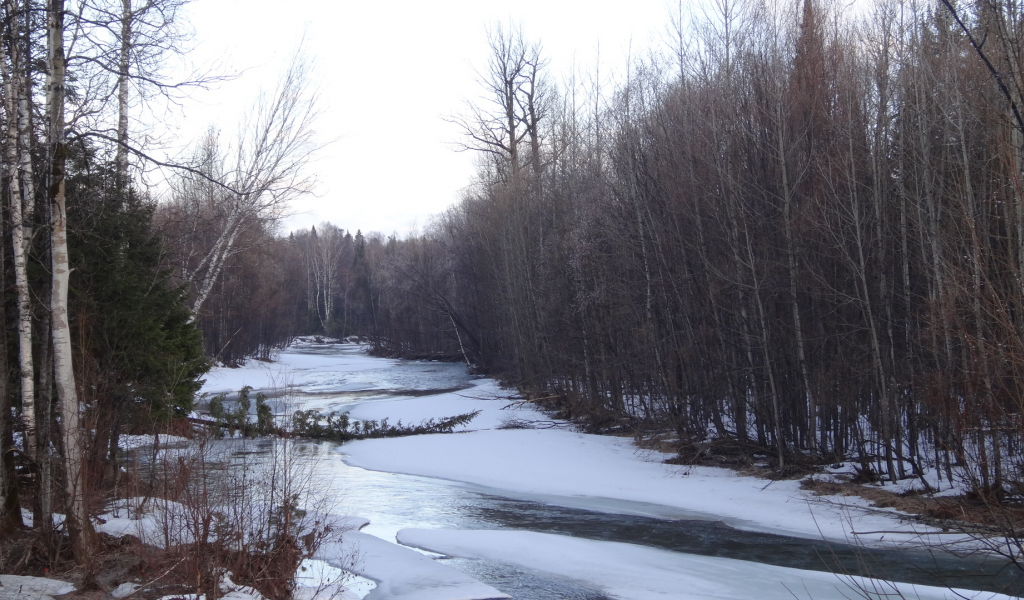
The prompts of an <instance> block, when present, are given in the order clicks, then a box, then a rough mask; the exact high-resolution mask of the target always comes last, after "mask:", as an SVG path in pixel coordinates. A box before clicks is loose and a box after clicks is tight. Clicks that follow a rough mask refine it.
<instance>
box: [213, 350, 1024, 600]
mask: <svg viewBox="0 0 1024 600" xmlns="http://www.w3.org/2000/svg"><path fill="white" fill-rule="evenodd" d="M286 352H287V353H288V357H287V359H288V360H289V361H291V363H292V364H294V365H295V366H294V367H293V370H292V371H291V373H290V374H289V378H290V379H291V380H292V385H291V386H290V387H289V388H288V389H287V390H286V391H285V392H279V393H272V396H274V408H275V410H276V411H278V412H286V411H288V410H293V409H294V408H296V407H301V408H306V409H309V408H313V409H316V410H320V411H323V412H327V411H331V410H337V411H350V410H353V409H357V408H358V407H359V406H360V405H365V404H367V403H373V402H386V401H390V400H395V399H398V398H405V399H407V398H415V397H420V396H426V395H430V394H433V393H440V392H450V391H452V390H457V389H461V388H465V387H467V386H469V385H470V383H471V382H472V381H473V377H472V376H471V375H470V374H469V373H468V372H467V370H466V368H465V366H464V365H460V364H449V363H437V362H426V361H400V360H385V359H372V358H368V357H367V358H358V360H356V362H355V364H354V365H353V364H351V361H350V362H349V363H347V364H346V366H345V367H344V368H343V369H340V370H338V371H332V369H331V367H330V360H331V359H332V358H334V357H344V358H346V359H354V358H357V357H358V354H359V353H361V352H362V350H361V349H360V348H359V347H358V346H355V345H351V344H345V345H340V344H339V345H333V344H324V345H317V344H307V345H301V346H297V347H293V348H290V349H289V350H287V351H286ZM232 375H233V374H230V373H229V374H228V376H225V377H222V378H219V379H218V378H211V379H212V382H211V383H208V384H207V388H206V389H207V390H217V389H218V386H220V388H224V389H230V387H231V386H233V385H237V382H236V381H235V380H234V379H233V378H232ZM250 379H251V378H250ZM225 386H227V387H225ZM255 387H257V388H258V387H261V386H260V385H259V384H258V382H257V384H256V385H255ZM252 443H253V442H249V443H248V444H247V445H246V450H245V452H246V453H249V452H251V451H252V450H253V449H254V448H253V447H252V446H251V444H252ZM260 443H261V442H256V444H257V446H256V448H257V449H258V448H259V444H260ZM262 443H263V444H266V443H269V442H262ZM296 450H297V451H298V452H299V453H300V454H301V455H302V456H304V457H306V458H307V460H309V461H312V462H313V463H314V464H315V465H316V466H315V470H316V472H317V473H320V474H322V475H323V476H324V479H323V480H324V482H325V484H326V485H329V486H330V488H331V491H330V495H331V496H332V497H333V498H334V499H335V502H336V504H337V505H338V507H339V509H340V510H341V511H342V512H344V513H345V514H350V515H358V516H360V517H365V518H367V519H369V521H370V524H369V525H368V526H366V527H365V528H364V529H363V531H364V532H366V533H369V534H372V535H375V536H378V537H381V538H384V539H388V540H391V541H393V540H394V539H395V534H396V532H397V531H399V530H400V529H404V528H422V529H467V530H481V529H483V530H495V529H498V530H526V531H535V532H542V533H553V534H559V535H563V536H572V537H578V538H586V539H592V540H604V541H615V542H627V543H630V544H638V545H644V546H650V547H655V548H660V549H664V550H669V551H671V552H676V553H680V555H685V554H698V555H704V556H715V557H725V558H732V559H740V560H745V561H753V562H758V563H766V564H771V565H777V566H784V567H791V568H796V569H804V570H816V571H827V572H832V573H844V574H853V575H864V576H870V577H875V578H882V579H891V580H896V581H903V582H909V583H915V584H925V585H931V586H939V587H958V588H967V589H974V590H988V591H997V592H1002V593H1008V594H1012V595H1021V594H1024V578H1022V577H1021V573H1020V571H1019V570H1018V569H1016V568H1013V567H1008V566H1007V564H1006V562H1005V561H1001V560H997V559H995V558H992V557H988V558H984V557H978V556H974V557H969V558H958V557H954V556H951V555H949V554H946V553H943V552H928V551H924V550H905V549H880V548H865V547H857V546H851V545H846V544H840V543H836V542H825V541H816V540H809V539H806V538H802V537H790V536H785V535H775V534H772V533H765V532H757V531H746V530H741V529H737V528H735V527H731V526H730V525H728V524H726V523H724V522H722V521H719V520H715V519H714V518H713V517H707V516H705V518H700V519H695V518H693V515H692V514H691V513H688V512H687V511H684V510H680V509H676V508H673V507H668V506H659V505H653V504H649V503H639V502H629V501H624V500H609V499H603V498H596V497H581V496H573V497H566V496H552V495H542V494H524V493H519V492H515V491H512V490H505V489H495V488H488V487H483V486H479V485H474V484H469V483H460V482H457V481H450V480H447V479H440V478H432V477H419V476H414V475H405V474H398V473H389V472H381V471H371V470H367V469H362V468H359V467H356V466H352V465H349V464H348V463H347V462H346V448H345V446H344V445H342V444H335V443H327V442H301V443H300V444H299V445H298V447H297V448H296ZM443 560H444V562H445V564H448V565H450V566H454V567H456V568H458V569H460V570H462V571H464V572H466V573H467V574H469V575H471V576H473V577H475V578H477V579H479V580H480V581H483V582H484V583H487V584H489V585H491V586H493V587H495V588H497V589H499V590H501V591H503V592H505V593H508V594H510V595H512V596H513V597H514V598H517V599H522V600H555V599H580V600H582V599H587V600H599V599H602V598H605V596H604V595H602V593H601V591H599V589H598V586H590V585H588V582H586V581H576V580H569V579H565V578H561V577H557V576H552V575H549V574H545V573H543V572H540V571H531V570H528V569H524V568H520V567H516V566H512V565H509V564H505V563H502V562H495V561H487V560H479V559H459V558H450V557H449V558H444V559H443Z"/></svg>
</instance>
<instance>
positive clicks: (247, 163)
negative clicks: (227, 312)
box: [171, 53, 318, 318]
mask: <svg viewBox="0 0 1024 600" xmlns="http://www.w3.org/2000/svg"><path fill="white" fill-rule="evenodd" d="M311 86H312V81H311V79H310V67H309V65H308V64H307V63H306V62H305V61H303V59H302V58H301V56H300V55H299V54H298V53H297V54H296V56H295V57H294V59H293V60H292V63H291V65H290V66H289V67H288V70H287V71H286V72H285V74H284V76H283V77H282V79H281V81H280V82H279V83H278V86H277V89H276V90H274V92H273V93H272V94H269V95H263V96H261V97H260V99H259V101H258V102H257V103H256V106H255V107H254V109H253V110H252V111H251V113H250V115H251V116H250V117H249V118H248V119H247V120H246V122H244V123H243V124H242V126H241V127H240V131H239V134H238V137H237V139H236V142H235V145H234V147H233V148H230V149H229V150H228V151H227V153H226V152H225V150H224V149H223V148H222V147H221V146H220V142H219V139H218V136H216V135H208V136H206V138H204V140H203V141H202V143H201V145H200V147H199V149H198V150H197V151H196V157H197V159H198V164H199V168H198V169H189V170H184V171H180V172H179V173H178V174H177V180H176V182H175V183H174V191H173V193H172V198H171V204H172V207H173V208H174V210H175V212H177V213H178V214H179V218H181V219H184V220H186V221H189V222H190V223H191V224H192V229H195V228H198V227H200V226H201V225H203V223H202V219H204V218H207V216H208V214H207V215H204V214H203V213H202V212H201V211H200V208H201V207H202V206H203V205H205V206H207V207H210V208H213V209H214V210H215V211H216V213H217V221H216V222H215V223H213V225H214V228H215V231H213V232H212V233H213V238H212V239H211V240H210V241H209V243H208V245H206V246H204V247H195V248H191V249H189V251H187V252H184V253H180V252H179V255H180V257H181V260H180V261H179V267H180V272H181V277H182V279H183V280H184V281H185V283H186V284H188V285H189V286H190V288H191V289H192V292H193V300H192V307H191V308H192V313H193V318H195V315H196V314H198V313H199V311H200V310H201V309H202V307H203V305H204V303H205V302H206V301H207V299H208V298H209V297H210V294H211V292H212V291H213V287H214V284H215V283H216V282H217V280H218V277H219V276H220V274H221V271H222V270H223V269H224V266H225V264H226V263H227V261H228V260H229V259H230V258H231V257H232V256H233V255H234V254H235V253H236V252H238V251H239V247H238V246H237V242H238V240H239V238H240V234H241V233H242V232H243V230H245V228H246V227H249V226H250V225H252V224H253V223H256V222H264V223H265V222H275V221H276V220H277V219H279V218H281V217H282V216H283V215H284V213H285V211H286V209H287V203H288V201H289V200H291V199H292V198H295V197H296V196H298V195H301V194H304V193H308V192H309V191H310V188H311V186H312V179H311V178H310V177H309V176H308V175H307V174H306V173H305V167H306V164H307V163H308V162H309V160H310V158H311V156H312V154H313V152H314V151H316V149H317V148H318V146H317V145H316V142H315V139H314V131H313V123H314V121H315V119H316V117H317V96H316V93H315V91H314V90H313V89H312V87H311ZM207 224H209V223H207Z"/></svg>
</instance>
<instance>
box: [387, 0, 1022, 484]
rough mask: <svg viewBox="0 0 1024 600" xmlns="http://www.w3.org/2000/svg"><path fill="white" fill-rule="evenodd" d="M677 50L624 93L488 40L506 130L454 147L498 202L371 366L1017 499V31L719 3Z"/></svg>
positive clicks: (419, 241)
mask: <svg viewBox="0 0 1024 600" xmlns="http://www.w3.org/2000/svg"><path fill="white" fill-rule="evenodd" d="M673 31H674V33H675V36H674V38H675V43H674V44H672V46H673V47H672V51H671V52H668V53H666V54H665V55H662V56H656V57H652V58H644V59H636V60H633V61H632V63H631V65H630V67H629V72H628V74H627V76H626V77H625V81H624V82H623V83H622V84H621V85H619V86H618V87H616V88H615V89H614V91H612V92H610V93H602V90H603V89H604V86H603V85H602V82H601V81H600V79H599V78H598V76H597V74H596V72H595V73H593V74H590V75H589V76H585V75H580V74H577V75H576V76H574V77H571V78H569V80H568V81H565V82H564V83H563V84H561V85H556V84H555V83H554V82H553V81H552V78H551V76H550V74H548V73H547V70H546V68H547V64H546V61H545V60H544V58H543V50H542V47H541V46H540V44H539V43H536V42H531V41H530V40H528V39H527V38H526V36H525V35H524V34H523V33H522V31H521V30H519V29H517V28H508V27H506V28H496V29H494V30H493V31H492V32H491V35H490V41H491V56H490V62H489V63H488V66H487V68H486V69H485V70H483V72H482V78H483V80H484V82H485V84H486V86H487V90H486V91H487V93H488V95H487V98H488V99H490V103H483V104H477V105H475V106H473V107H472V109H470V110H468V111H466V113H465V114H464V116H463V117H460V118H458V119H456V121H457V122H458V123H459V124H460V125H461V126H462V127H463V128H464V130H465V133H466V137H465V140H466V141H465V145H466V148H468V149H471V150H475V151H478V152H479V154H480V157H481V158H480V169H479V175H478V177H477V179H476V181H475V183H474V185H473V186H472V187H471V188H470V191H468V192H467V193H466V194H465V197H464V198H463V199H462V200H461V201H460V202H459V203H457V204H456V205H455V206H453V207H452V208H451V209H450V210H448V211H447V212H446V213H444V214H443V215H440V216H439V217H438V218H437V219H436V221H435V222H434V223H433V225H432V226H431V227H430V228H428V230H427V231H425V232H424V233H422V234H419V235H415V236H410V237H409V238H407V239H403V240H389V241H388V243H386V244H383V245H382V246H381V247H380V249H379V250H380V252H379V255H378V256H377V257H376V258H375V260H374V261H372V262H371V263H370V267H371V269H370V274H369V278H370V282H371V284H372V285H371V287H372V297H373V302H374V318H375V322H374V323H373V326H374V330H373V333H374V334H375V336H376V337H375V338H374V339H375V344H376V346H377V348H378V349H379V350H381V351H384V352H389V353H393V354H396V355H410V356H422V355H430V354H436V355H447V356H450V357H459V358H462V359H464V360H466V361H467V362H471V363H473V364H475V365H478V366H479V367H480V368H481V369H483V370H486V371H487V372H490V373H494V374H497V375H498V376H500V377H502V378H504V379H505V380H507V381H508V382H510V383H512V384H515V385H518V386H520V387H521V388H523V389H525V390H526V391H528V392H529V393H530V394H531V395H532V396H533V397H538V398H539V397H555V398H557V399H558V401H559V402H560V405H561V407H562V409H563V410H564V412H565V413H566V414H568V415H570V416H572V417H576V418H580V419H582V420H584V421H585V422H587V423H589V424H590V426H591V427H593V428H594V429H614V428H625V429H628V430H631V431H658V430H664V429H669V430H673V431H675V432H677V434H678V436H679V437H680V440H681V444H682V446H683V447H689V448H698V447H700V444H703V443H705V442H706V441H707V440H710V439H718V440H735V441H737V442H740V443H743V444H753V445H754V446H753V447H758V448H762V449H764V451H765V453H766V454H769V455H770V459H771V462H772V464H773V466H774V467H775V468H776V469H780V470H783V469H785V468H786V466H787V465H791V464H799V463H802V462H806V461H807V460H808V458H810V459H812V460H839V459H841V458H844V457H852V458H854V459H855V461H857V462H858V463H859V465H860V471H861V473H862V475H863V477H865V478H867V479H872V478H881V479H885V480H891V481H896V480H898V479H901V478H905V477H912V476H922V474H923V471H924V470H925V469H926V468H929V467H931V468H935V469H939V470H940V471H941V472H942V473H943V474H944V475H945V476H946V478H947V479H949V481H950V483H952V482H953V480H954V478H955V471H957V470H958V469H959V468H963V469H965V472H966V473H968V475H969V477H970V479H971V482H972V483H973V484H974V485H975V487H976V488H977V489H978V490H982V491H985V490H987V491H990V492H991V493H993V494H996V495H999V494H1002V493H1003V491H1004V490H1007V489H1009V487H1010V483H1011V482H1013V481H1017V480H1019V467H1020V465H1021V456H1022V453H1021V441H1022V439H1021V433H1022V425H1021V422H1022V421H1021V419H1022V414H1024V399H1022V398H1024V396H1022V394H1024V387H1022V384H1024V379H1022V377H1024V361H1022V358H1024V337H1022V335H1024V288H1022V281H1024V277H1022V275H1024V273H1022V267H1024V187H1022V175H1024V171H1022V169H1024V158H1022V151H1024V122H1022V121H1021V116H1020V110H1021V106H1022V97H1024V96H1022V91H1024V60H1022V55H1021V52H1022V50H1021V49H1022V48H1024V39H1022V36H1024V31H1022V28H1021V7H1020V5H1019V4H1018V3H1016V2H1005V1H1002V0H982V1H980V2H977V3H972V4H970V5H962V6H961V5H958V4H953V3H948V2H939V3H930V2H918V1H916V0H905V1H904V0H884V1H881V2H877V3H875V4H873V5H872V6H871V8H870V9H869V10H868V11H867V12H866V13H865V14H863V15H861V16H856V15H850V14H847V13H846V12H844V9H842V8H841V7H839V6H837V5H833V4H828V3H825V2H822V1H821V0H800V1H793V2H773V1H770V0H715V1H714V2H711V3H709V5H708V7H707V10H706V11H704V12H702V13H699V14H696V15H691V16H689V18H688V16H687V15H685V14H679V15H677V18H676V19H675V20H674V28H673ZM922 481H924V479H923V477H922ZM924 485H925V486H928V485H929V484H928V483H924Z"/></svg>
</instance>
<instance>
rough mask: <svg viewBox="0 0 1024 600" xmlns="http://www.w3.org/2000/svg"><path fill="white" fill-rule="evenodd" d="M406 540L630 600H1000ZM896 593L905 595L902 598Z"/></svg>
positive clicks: (479, 537)
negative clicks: (563, 579) (867, 594)
mask: <svg viewBox="0 0 1024 600" xmlns="http://www.w3.org/2000/svg"><path fill="white" fill-rule="evenodd" d="M398 541H400V542H401V543H403V544H406V545H409V546H414V547H416V548H422V549H425V550H430V551H433V552H440V553H444V554H450V555H453V556H459V557H463V558H479V559H486V560H492V561H497V562H503V563H510V564H514V565H517V566H519V567H523V568H526V569H533V570H537V571H543V572H547V573H552V574H555V575H559V576H562V577H567V578H571V579H577V580H581V581H586V582H588V583H590V584H592V585H595V586H597V587H599V588H600V589H601V590H602V591H603V592H605V593H606V594H608V595H610V596H614V597H616V598H628V599H629V600H665V599H666V598H672V599H673V600H750V599H751V598H757V599H758V600H794V599H801V600H804V599H822V598H858V597H865V595H864V593H863V592H862V590H869V591H872V592H873V595H871V596H870V597H903V598H916V599H919V600H933V599H934V600H939V599H943V600H945V599H949V600H953V599H955V598H976V599H979V600H981V599H992V600H996V599H999V600H1002V599H1007V600H1008V599H1009V596H1003V595H1000V594H992V593H989V592H973V591H968V590H947V589H944V588H935V587H928V586H914V585H910V584H904V583H901V584H891V583H888V582H881V581H876V580H870V579H864V578H860V577H839V576H836V575H832V574H830V573H820V572H817V571H802V570H798V569H788V568H785V567H776V566H772V565H763V564H758V563H752V562H747V561H741V560H732V559H728V558H717V557H711V556H697V555H693V554H680V553H678V552H669V551H667V550H659V549H656V548H648V547H645V546H637V545H634V544H622V543H618V542H600V541H594V540H585V539H579V538H573V537H567V536H560V535H552V534H547V533H535V532H529V531H454V530H427V529H404V530H402V531H400V532H399V533H398ZM899 594H902V596H900V595H899Z"/></svg>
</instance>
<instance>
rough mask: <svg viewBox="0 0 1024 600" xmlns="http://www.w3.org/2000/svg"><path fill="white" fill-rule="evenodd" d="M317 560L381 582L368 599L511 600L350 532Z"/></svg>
mask: <svg viewBox="0 0 1024 600" xmlns="http://www.w3.org/2000/svg"><path fill="white" fill-rule="evenodd" d="M314 557H315V558H318V559H321V560H324V561H326V562H328V563H329V564H331V565H334V566H336V567H339V568H343V569H347V570H350V571H352V572H354V573H357V574H359V575H362V576H363V577H367V578H370V579H372V580H374V581H376V582H377V587H376V589H374V590H373V591H371V592H370V593H369V594H368V595H367V596H366V600H384V599H387V600H487V599H491V598H494V599H497V598H510V597H511V596H509V595H507V594H503V593H501V592H499V591H498V590H496V589H494V588H492V587H491V586H489V585H485V584H483V583H480V582H479V581H477V580H476V579H473V578H472V577H470V576H469V575H466V574H465V573H463V572H462V571H459V570H457V569H453V568H451V567H448V566H445V565H442V564H440V563H438V562H436V561H434V560H433V559H431V558H429V557H428V556H426V555H424V554H421V553H419V552H416V551H414V550H410V549H408V548H403V547H402V546H399V545H397V544H394V543H391V542H388V541H386V540H382V539H380V538H378V537H374V536H372V535H369V534H366V533H362V532H358V531H349V532H347V533H345V534H344V535H343V536H342V541H341V542H337V543H332V544H324V545H323V546H322V547H321V548H320V549H319V550H318V551H317V553H316V554H315V556H314Z"/></svg>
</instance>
